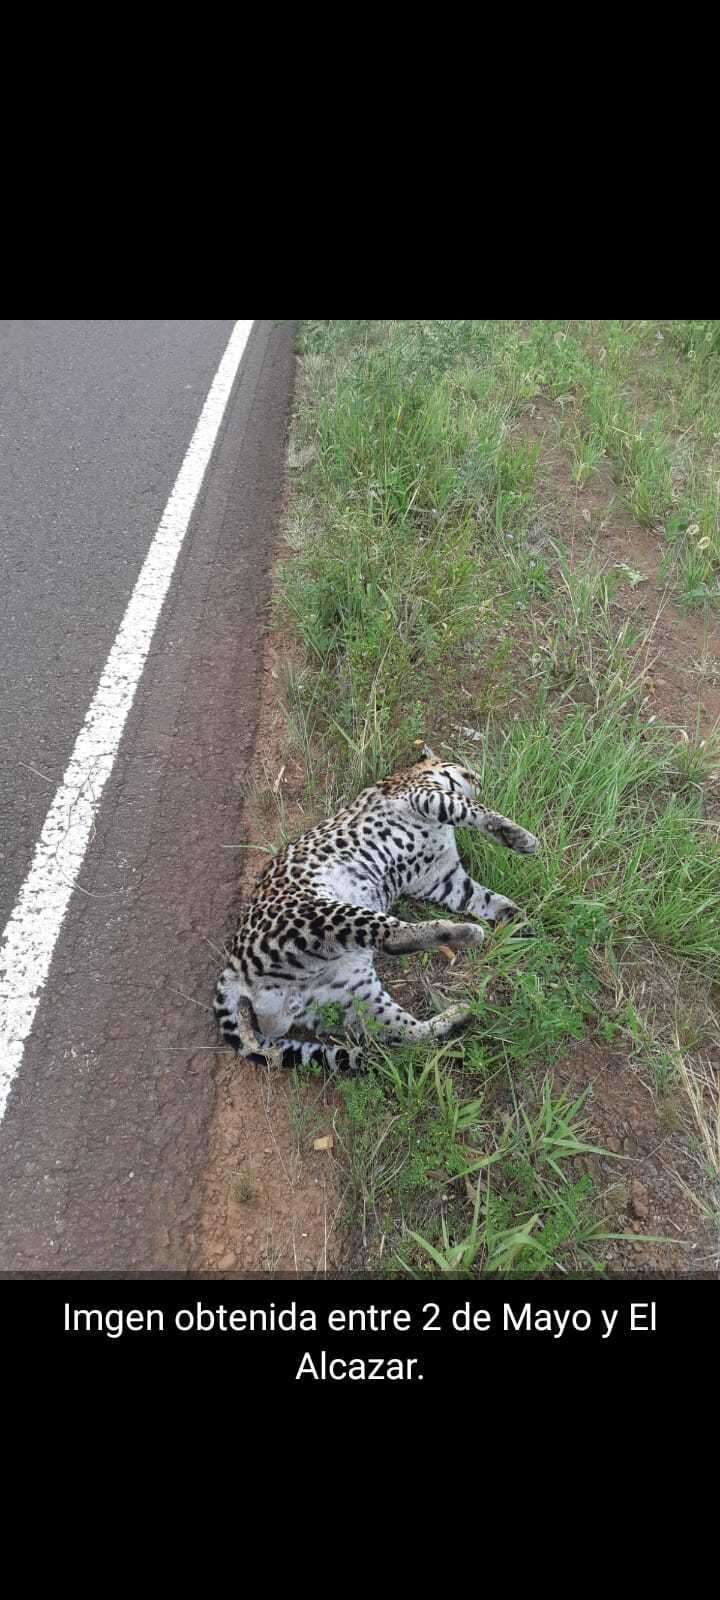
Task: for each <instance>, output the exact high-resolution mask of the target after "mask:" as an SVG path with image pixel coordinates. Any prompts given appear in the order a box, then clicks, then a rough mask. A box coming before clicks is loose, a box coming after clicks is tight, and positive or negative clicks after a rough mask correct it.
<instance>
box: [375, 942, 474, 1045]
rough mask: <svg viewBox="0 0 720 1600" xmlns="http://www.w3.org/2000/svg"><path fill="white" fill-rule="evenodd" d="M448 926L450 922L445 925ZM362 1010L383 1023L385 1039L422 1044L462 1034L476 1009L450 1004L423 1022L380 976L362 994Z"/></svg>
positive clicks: (390, 1041) (401, 1042)
mask: <svg viewBox="0 0 720 1600" xmlns="http://www.w3.org/2000/svg"><path fill="white" fill-rule="evenodd" d="M445 926H447V924H445ZM357 999H358V1001H359V1002H360V1007H359V1008H358V1009H359V1010H360V1009H361V1008H362V1011H364V1013H365V1014H366V1015H367V1014H369V1015H370V1016H371V1017H373V1018H374V1019H375V1020H376V1021H377V1022H379V1023H380V1025H381V1027H382V1029H383V1033H384V1035H385V1039H386V1040H387V1041H388V1042H389V1043H392V1044H419V1043H420V1042H421V1041H422V1040H424V1039H450V1038H452V1036H453V1034H455V1033H459V1032H460V1031H461V1029H462V1028H463V1027H465V1025H466V1023H468V1022H469V1021H470V1018H471V1016H472V1011H471V1009H470V1007H469V1006H461V1005H454V1006H448V1007H447V1009H446V1010H445V1011H441V1012H439V1013H438V1015H437V1016H435V1017H430V1018H429V1020H428V1021H427V1022H419V1021H418V1019H417V1017H413V1016H411V1015H410V1012H409V1011H403V1009H402V1006H399V1005H397V1004H396V1002H395V1001H394V1000H393V998H392V995H390V994H388V993H387V991H386V990H385V989H383V987H382V985H381V983H380V980H379V978H376V979H375V982H374V983H373V984H372V986H371V987H370V988H369V989H367V990H365V992H364V993H359V994H358V996H357Z"/></svg>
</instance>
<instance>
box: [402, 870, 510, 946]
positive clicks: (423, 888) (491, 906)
mask: <svg viewBox="0 0 720 1600" xmlns="http://www.w3.org/2000/svg"><path fill="white" fill-rule="evenodd" d="M408 892H409V893H411V894H412V895H414V896H415V897H416V898H417V899H418V900H426V901H429V902H431V903H432V904H433V905H441V906H447V907H448V909H449V910H450V911H465V912H469V914H470V916H471V917H480V918H481V919H482V921H483V922H489V923H490V926H491V927H499V926H500V924H501V923H503V922H511V921H515V920H516V919H518V918H520V919H521V918H522V916H523V913H522V911H521V910H520V907H519V906H517V905H516V904H515V901H514V900H508V898H507V895H504V894H493V892H492V890H491V889H486V888H485V886H484V884H482V883H476V882H475V879H474V878H471V877H470V875H469V873H467V872H466V871H465V868H464V866H463V864H462V862H461V860H460V858H459V856H458V855H457V854H455V855H450V854H449V855H447V856H446V857H445V859H444V860H441V861H440V862H438V864H437V870H436V871H435V873H434V876H433V878H432V880H431V879H430V878H429V877H428V878H427V879H425V880H424V881H421V882H420V883H418V885H417V887H415V886H413V887H411V888H410V889H409V891H408ZM440 926H441V927H447V926H448V924H447V923H441V924H440ZM450 926H451V927H452V926H454V924H452V923H451V924H450ZM443 942H445V943H447V942H448V941H443Z"/></svg>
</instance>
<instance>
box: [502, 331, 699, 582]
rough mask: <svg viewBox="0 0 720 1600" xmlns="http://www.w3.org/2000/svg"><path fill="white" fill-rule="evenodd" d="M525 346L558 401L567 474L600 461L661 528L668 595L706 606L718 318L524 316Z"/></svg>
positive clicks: (579, 476) (635, 508) (635, 511)
mask: <svg viewBox="0 0 720 1600" xmlns="http://www.w3.org/2000/svg"><path fill="white" fill-rule="evenodd" d="M601 341H602V342H601ZM527 354H528V359H529V365H530V367H531V370H532V372H533V373H534V376H535V381H536V383H537V384H538V386H539V387H542V388H543V389H544V391H545V392H546V393H547V394H549V395H550V396H551V397H552V398H553V399H555V400H558V399H559V400H561V401H562V418H563V429H564V432H565V433H566V438H567V445H568V450H569V453H570V456H571V460H572V467H573V476H574V479H575V481H576V482H577V483H580V484H581V483H583V482H585V481H586V480H587V479H588V478H589V477H590V476H591V475H592V473H593V471H595V470H596V469H597V467H598V466H599V465H600V463H601V462H603V461H607V462H609V463H610V465H611V466H612V468H613V470H614V473H615V476H616V478H617V480H618V482H619V483H620V485H621V486H622V489H623V492H624V497H625V503H626V506H627V509H628V511H629V512H630V514H631V515H632V516H633V517H634V518H635V520H636V521H637V522H639V523H640V524H641V525H644V526H647V527H651V528H659V529H660V530H662V532H663V533H664V535H665V537H666V539H667V541H668V545H669V550H668V560H667V564H666V572H667V573H668V574H669V575H671V576H672V579H673V582H674V584H675V586H676V588H677V592H678V596H679V598H680V599H681V600H682V602H683V603H684V604H686V605H688V606H693V605H700V604H703V605H710V606H717V603H718V601H719V600H720V322H694V323H693V322H689V323H658V322H646V323H620V322H615V323H605V324H603V325H602V327H601V328H600V330H598V329H596V328H595V327H594V325H593V324H590V323H575V324H568V323H565V324H561V323H534V324H532V326H531V330H530V334H529V337H528V342H527ZM566 416H567V422H566V423H565V420H564V419H565V417H566Z"/></svg>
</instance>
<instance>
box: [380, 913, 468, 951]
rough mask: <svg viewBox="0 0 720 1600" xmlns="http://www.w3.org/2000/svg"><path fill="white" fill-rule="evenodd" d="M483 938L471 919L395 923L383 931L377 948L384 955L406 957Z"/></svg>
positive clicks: (466, 943)
mask: <svg viewBox="0 0 720 1600" xmlns="http://www.w3.org/2000/svg"><path fill="white" fill-rule="evenodd" d="M484 938H485V934H484V933H483V930H482V928H478V926H477V923H475V922H440V921H438V922H398V923H397V924H396V926H395V927H393V928H388V929H387V931H386V932H384V933H383V936H382V943H381V944H379V945H378V949H381V950H383V951H384V953H385V955H388V956H407V955H414V954H415V953H416V952H417V951H418V950H437V948H438V945H441V944H449V945H461V946H462V945H479V944H482V943H483V940H484Z"/></svg>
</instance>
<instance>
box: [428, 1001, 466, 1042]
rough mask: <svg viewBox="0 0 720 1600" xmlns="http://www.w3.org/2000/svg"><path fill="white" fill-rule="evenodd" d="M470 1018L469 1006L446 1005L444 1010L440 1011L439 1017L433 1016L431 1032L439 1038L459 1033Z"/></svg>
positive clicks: (447, 1037)
mask: <svg viewBox="0 0 720 1600" xmlns="http://www.w3.org/2000/svg"><path fill="white" fill-rule="evenodd" d="M471 1020H472V1010H471V1008H470V1006H462V1005H456V1006H448V1007H447V1010H446V1011H441V1013H440V1015H439V1017H433V1033H435V1034H436V1035H438V1036H439V1037H440V1038H441V1039H449V1038H451V1037H452V1036H453V1034H455V1033H461V1032H462V1030H463V1028H466V1027H467V1025H468V1023H469V1022H470V1021H471Z"/></svg>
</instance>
